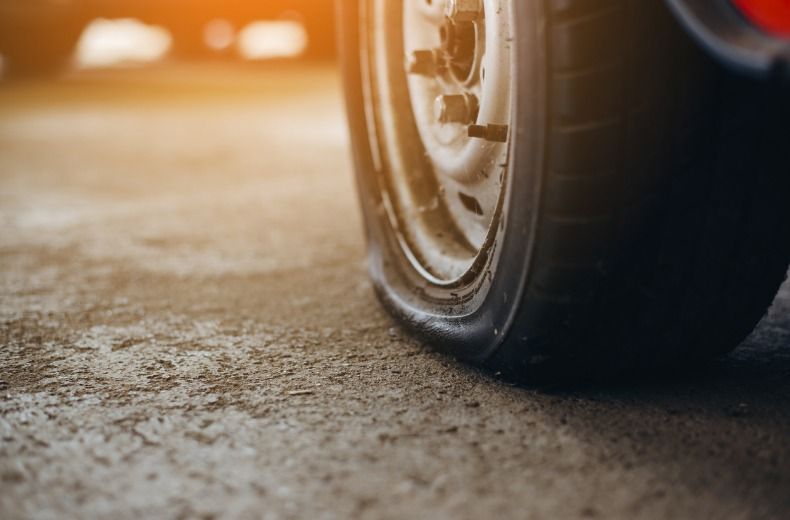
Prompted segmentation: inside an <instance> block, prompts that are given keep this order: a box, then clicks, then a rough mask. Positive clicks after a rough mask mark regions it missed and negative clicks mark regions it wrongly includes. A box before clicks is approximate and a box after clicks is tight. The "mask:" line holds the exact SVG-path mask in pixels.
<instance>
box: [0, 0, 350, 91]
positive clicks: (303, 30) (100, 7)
mask: <svg viewBox="0 0 790 520" xmlns="http://www.w3.org/2000/svg"><path fill="white" fill-rule="evenodd" d="M333 11H334V4H333V2H332V0H261V1H253V0H167V1H162V0H26V1H19V0H0V54H2V73H3V77H5V78H6V79H8V78H14V77H25V76H27V77H29V76H43V75H53V74H57V73H60V72H63V71H64V70H68V69H69V68H78V69H84V68H95V67H107V66H118V65H124V64H125V65H129V64H138V65H139V64H143V63H152V62H157V61H161V60H201V59H202V60H205V59H227V60H249V61H254V60H264V59H272V58H289V57H298V56H304V57H309V58H311V59H322V60H327V59H331V58H332V57H333V56H334V53H335V45H334V23H333Z"/></svg>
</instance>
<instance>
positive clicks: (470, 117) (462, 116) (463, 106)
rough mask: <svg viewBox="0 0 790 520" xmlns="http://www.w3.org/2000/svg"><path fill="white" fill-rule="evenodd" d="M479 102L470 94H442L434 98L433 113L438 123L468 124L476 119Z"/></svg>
mask: <svg viewBox="0 0 790 520" xmlns="http://www.w3.org/2000/svg"><path fill="white" fill-rule="evenodd" d="M479 110H480V104H479V103H478V101H477V97H476V96H474V95H472V94H456V95H444V96H439V97H437V98H436V101H435V102H434V113H435V115H436V119H438V120H439V122H440V123H461V124H469V123H471V122H473V121H474V120H475V119H477V113H478V111H479Z"/></svg>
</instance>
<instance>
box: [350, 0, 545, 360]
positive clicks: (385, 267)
mask: <svg viewBox="0 0 790 520" xmlns="http://www.w3.org/2000/svg"><path fill="white" fill-rule="evenodd" d="M513 8H514V11H515V16H514V17H515V27H516V34H515V41H516V42H517V45H516V46H515V49H516V51H515V52H516V74H517V76H518V77H517V89H518V90H517V92H516V96H515V98H516V99H515V100H514V103H515V110H514V120H513V122H512V125H511V126H512V128H511V136H512V137H511V150H510V160H509V171H508V175H507V179H506V182H507V188H506V197H505V200H504V201H503V208H502V216H501V219H500V220H501V221H500V225H499V226H498V229H497V231H496V232H497V237H496V239H495V242H494V247H493V253H492V254H490V255H489V263H488V265H486V266H485V269H482V270H481V271H480V273H479V275H478V276H479V279H478V280H476V281H475V282H473V283H475V284H477V285H476V291H478V294H477V296H476V298H475V302H476V304H475V305H474V307H473V308H471V309H470V308H465V309H462V311H461V312H459V310H458V309H457V308H456V309H448V308H447V306H446V304H440V303H432V302H431V301H429V299H428V298H426V297H425V296H424V291H423V290H422V289H421V287H420V284H419V283H415V276H414V275H415V273H414V272H413V268H411V266H410V265H409V263H408V261H407V260H406V258H405V255H404V254H403V251H402V249H401V246H400V245H399V241H398V239H397V236H396V235H395V232H394V230H393V229H392V226H391V224H390V223H389V219H388V216H387V214H386V211H385V210H384V205H383V201H382V197H381V191H380V187H379V180H378V178H377V174H376V172H375V169H374V166H373V164H374V162H373V159H372V156H371V150H370V144H369V143H370V140H369V139H370V136H369V133H368V129H367V122H366V114H365V108H364V95H363V86H362V68H361V64H360V61H361V60H360V59H359V56H360V48H359V45H360V28H359V25H360V17H359V14H360V9H359V5H358V3H357V2H353V1H352V2H341V3H340V4H339V11H340V13H339V14H340V16H339V24H340V26H341V48H342V61H343V73H344V82H345V92H346V103H347V110H348V116H349V121H350V129H351V138H352V145H353V151H354V161H355V167H356V172H357V175H356V179H357V185H358V193H359V197H360V204H361V207H362V211H363V215H364V221H365V226H366V235H367V241H368V257H369V269H370V272H371V275H372V278H373V282H374V286H375V289H376V292H377V294H378V296H379V298H380V299H381V301H382V302H383V304H384V305H385V306H386V307H387V308H388V309H389V310H390V312H391V313H392V314H393V315H394V316H395V317H396V318H397V319H398V320H399V321H400V322H402V323H403V324H404V325H405V326H406V327H407V328H408V329H409V330H410V331H412V332H413V333H415V334H416V335H417V336H419V337H420V338H421V339H424V340H426V341H428V342H429V343H431V344H433V345H435V346H437V347H438V348H440V349H442V350H444V351H447V352H449V353H451V354H453V355H456V356H458V357H461V358H462V359H465V360H469V361H472V362H482V361H484V360H485V359H487V358H488V357H489V356H490V355H491V353H492V352H494V351H495V350H496V349H497V347H499V346H500V345H501V344H502V342H503V341H505V340H506V338H507V341H519V339H518V338H508V332H509V330H510V328H511V325H512V322H513V320H514V318H515V314H516V311H517V310H518V307H519V304H520V302H521V297H522V292H523V289H524V286H525V283H526V280H527V274H528V268H529V263H530V262H529V260H530V256H531V252H532V248H533V242H534V235H535V233H534V231H535V228H536V218H537V214H538V209H539V201H540V192H541V177H542V171H543V148H544V146H543V142H544V134H545V128H546V115H545V106H546V103H545V99H546V92H545V90H546V87H545V84H546V80H545V70H546V66H545V63H546V56H545V49H546V45H545V43H544V40H545V35H543V34H542V32H541V28H542V27H545V23H544V21H545V16H546V14H545V12H544V10H543V5H542V2H519V1H515V2H513Z"/></svg>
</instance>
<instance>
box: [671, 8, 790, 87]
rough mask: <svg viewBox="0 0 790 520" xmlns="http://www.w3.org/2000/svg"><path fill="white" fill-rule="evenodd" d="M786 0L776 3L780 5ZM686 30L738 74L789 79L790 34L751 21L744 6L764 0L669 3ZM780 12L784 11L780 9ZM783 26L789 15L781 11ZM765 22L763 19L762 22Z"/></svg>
mask: <svg viewBox="0 0 790 520" xmlns="http://www.w3.org/2000/svg"><path fill="white" fill-rule="evenodd" d="M780 1H783V0H774V2H780ZM666 2H667V4H668V5H669V7H670V9H671V11H672V12H673V13H674V14H675V16H676V17H677V18H678V19H679V20H680V22H681V24H682V25H683V27H685V29H686V30H687V31H688V32H689V33H690V34H691V35H692V37H693V38H694V39H695V40H696V41H697V42H698V43H699V44H700V45H701V46H702V48H704V49H705V50H706V51H707V52H708V53H709V54H710V55H711V56H713V58H715V59H716V60H717V61H718V62H719V63H721V64H722V65H724V66H725V67H727V68H729V69H730V70H733V71H735V72H738V73H741V74H745V75H749V76H752V77H756V78H761V79H768V78H771V77H776V76H779V77H782V78H783V79H785V80H788V79H790V34H784V33H779V32H777V31H775V30H774V31H772V30H771V29H770V28H769V27H767V26H766V25H764V24H761V23H760V20H757V19H752V20H750V19H749V14H751V13H746V12H745V11H742V10H741V9H740V8H739V7H738V4H741V7H743V6H748V5H750V4H751V5H756V4H763V5H765V4H766V3H767V2H765V1H764V0H757V1H755V0H666ZM780 9H785V7H784V6H780ZM773 16H781V17H782V18H781V20H779V21H780V22H781V24H782V25H784V24H786V23H787V19H786V18H784V17H785V16H786V14H783V13H782V12H780V13H779V14H774V15H773ZM763 21H764V20H763Z"/></svg>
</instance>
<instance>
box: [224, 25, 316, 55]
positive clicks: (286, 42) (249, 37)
mask: <svg viewBox="0 0 790 520" xmlns="http://www.w3.org/2000/svg"><path fill="white" fill-rule="evenodd" d="M236 44H237V45H238V49H239V53H240V54H241V55H242V57H244V58H246V59H248V60H262V59H270V58H292V57H296V56H299V55H300V54H302V53H303V52H304V50H305V49H306V48H307V32H306V31H305V30H304V27H303V26H302V24H300V23H299V22H296V21H291V20H281V21H276V22H264V21H260V22H253V23H251V24H249V25H247V26H246V27H245V28H244V29H242V30H241V32H240V33H239V35H238V40H237V42H236Z"/></svg>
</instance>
